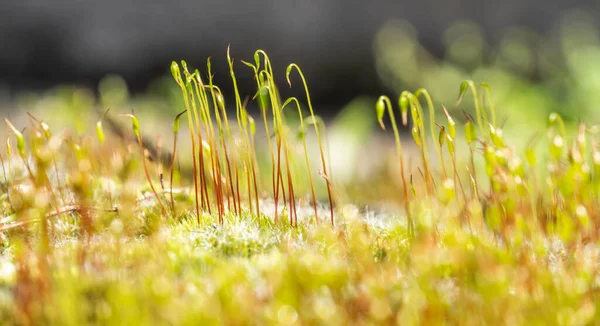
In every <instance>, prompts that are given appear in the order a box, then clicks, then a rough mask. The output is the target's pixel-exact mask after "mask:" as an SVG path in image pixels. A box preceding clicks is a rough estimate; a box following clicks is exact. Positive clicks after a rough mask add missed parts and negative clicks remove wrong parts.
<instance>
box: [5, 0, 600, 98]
mask: <svg viewBox="0 0 600 326" xmlns="http://www.w3.org/2000/svg"><path fill="white" fill-rule="evenodd" d="M571 8H582V9H584V10H585V11H586V12H588V13H592V15H594V16H595V15H596V14H597V13H598V12H600V2H599V1H595V0H584V1H547V0H530V1H522V0H507V1H479V0H424V1H357V0H350V1H349V0H330V1H280V0H260V1H234V0H222V1H214V2H208V1H189V0H173V1H163V2H152V1H147V0H127V1H117V0H104V1H90V0H80V1H73V0H5V1H1V2H0V44H1V45H2V46H1V50H0V83H1V84H3V85H4V86H5V87H8V89H9V90H10V91H11V92H16V91H19V90H40V89H42V90H43V89H46V88H50V87H52V86H54V85H57V84H64V83H67V84H75V85H81V86H85V87H90V88H96V86H97V84H98V82H99V81H100V80H101V79H102V78H103V77H104V76H105V75H107V74H117V75H121V76H122V77H123V78H124V79H125V81H126V82H127V85H128V86H129V88H130V90H131V91H132V92H133V93H136V92H142V91H144V90H146V88H147V86H148V84H149V83H150V82H151V81H152V80H153V79H155V78H157V77H160V76H164V75H165V74H167V73H168V67H169V63H170V62H171V60H179V59H185V60H188V62H190V63H192V64H193V65H194V66H196V67H203V66H204V64H205V60H206V58H207V57H209V56H212V57H213V59H214V68H213V72H215V73H216V82H217V83H229V82H230V81H229V74H228V73H227V70H226V69H227V66H226V60H225V52H226V48H227V45H228V44H231V47H232V56H233V57H234V58H236V59H245V60H251V58H252V53H253V52H254V50H256V49H259V48H260V49H264V50H265V51H267V53H269V55H270V56H271V59H272V61H273V62H274V64H275V66H276V67H275V68H276V69H278V70H279V71H280V76H279V78H281V81H284V80H285V79H284V78H285V77H284V72H285V66H286V65H287V64H288V63H290V62H296V63H298V64H299V65H300V66H301V67H302V68H303V69H304V72H305V74H306V76H307V78H308V81H309V85H310V87H311V92H312V95H313V99H314V101H315V102H316V103H317V104H319V105H322V106H327V107H332V108H339V107H341V106H342V105H344V104H345V103H347V102H348V101H349V100H351V99H352V98H353V97H355V96H356V95H359V94H366V95H373V96H376V95H379V94H380V93H381V92H383V91H385V87H384V86H383V83H382V82H381V81H380V78H378V75H377V71H376V67H375V59H374V57H373V56H374V54H373V40H374V38H375V35H376V34H377V32H378V31H379V30H380V28H381V27H382V26H383V24H384V23H385V22H386V21H389V20H392V19H402V20H407V21H408V22H410V23H411V24H412V25H413V26H414V27H415V29H416V30H417V31H418V38H419V42H420V43H421V44H422V45H423V46H424V47H425V48H426V49H427V50H428V51H430V52H431V53H432V54H433V55H434V56H436V57H443V56H444V53H443V52H444V46H443V40H442V37H441V35H442V34H443V32H444V31H445V30H446V29H447V28H448V27H449V26H450V25H451V24H452V23H453V22H455V21H457V20H469V21H472V22H475V23H476V24H478V25H480V26H481V28H482V31H483V33H484V37H485V38H486V40H487V41H488V42H490V43H492V44H493V43H494V42H495V41H497V40H498V38H499V37H500V31H502V30H503V29H505V28H506V27H508V26H523V27H528V28H530V29H531V30H533V31H536V32H538V33H544V32H545V31H547V30H549V29H550V28H552V27H553V26H555V25H556V23H557V20H558V19H559V17H560V15H561V14H562V13H564V12H565V11H568V10H570V9H571ZM243 69H245V67H243V65H241V64H240V63H238V70H240V71H241V70H243ZM250 76H251V72H250V71H249V70H248V74H247V75H245V76H242V77H240V78H239V81H240V83H241V86H242V87H241V91H242V93H245V94H248V93H252V92H253V87H254V85H255V84H254V81H252V79H251V77H250ZM246 77H247V78H246Z"/></svg>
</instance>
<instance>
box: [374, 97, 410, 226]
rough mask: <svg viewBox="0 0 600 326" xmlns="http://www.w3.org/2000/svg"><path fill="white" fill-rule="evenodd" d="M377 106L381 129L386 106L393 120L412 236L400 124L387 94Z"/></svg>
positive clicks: (406, 210)
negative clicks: (399, 131) (398, 124)
mask: <svg viewBox="0 0 600 326" xmlns="http://www.w3.org/2000/svg"><path fill="white" fill-rule="evenodd" d="M375 108H376V110H377V121H379V125H380V126H381V129H383V130H386V129H385V125H384V124H383V116H384V114H385V110H386V108H387V111H388V114H389V116H390V120H391V122H392V129H393V131H394V138H395V139H396V152H397V154H398V160H399V162H400V178H401V180H402V188H403V190H404V211H405V213H406V220H407V224H408V233H409V236H411V237H412V236H413V234H414V228H413V221H412V216H411V213H410V206H409V205H410V204H409V198H408V186H407V184H406V178H405V176H404V159H403V155H402V142H401V141H400V134H399V133H398V126H397V125H396V118H395V117H394V110H393V109H392V103H391V102H390V99H389V98H388V97H387V96H385V95H382V96H380V97H379V100H378V101H377V105H376V107H375Z"/></svg>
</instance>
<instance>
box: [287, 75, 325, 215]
mask: <svg viewBox="0 0 600 326" xmlns="http://www.w3.org/2000/svg"><path fill="white" fill-rule="evenodd" d="M294 68H295V69H296V70H297V71H298V74H299V75H300V78H301V79H302V84H303V85H304V91H305V93H306V101H307V103H308V109H309V111H310V115H311V117H312V119H313V120H314V121H315V122H316V118H315V113H314V110H313V107H312V102H311V100H310V93H309V91H308V84H307V83H306V79H305V78H304V74H303V73H302V70H301V69H300V67H299V66H298V65H297V64H295V63H292V64H290V65H289V66H288V67H287V70H286V74H285V75H286V79H287V82H288V84H289V85H290V87H292V82H291V81H290V73H291V72H292V69H294ZM315 134H316V136H317V142H318V143H319V153H320V155H321V167H322V168H323V174H324V176H325V178H327V179H331V178H330V177H329V175H328V173H327V164H326V163H325V154H324V153H323V143H322V142H321V136H320V135H319V127H318V126H317V124H316V123H315ZM326 184H327V195H328V197H329V211H330V218H331V225H334V224H335V223H334V220H333V198H332V194H331V184H330V182H326Z"/></svg>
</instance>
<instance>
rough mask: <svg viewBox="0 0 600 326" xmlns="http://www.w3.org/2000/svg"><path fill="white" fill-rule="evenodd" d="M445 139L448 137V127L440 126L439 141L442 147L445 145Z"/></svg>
mask: <svg viewBox="0 0 600 326" xmlns="http://www.w3.org/2000/svg"><path fill="white" fill-rule="evenodd" d="M445 139H446V128H444V127H442V128H440V133H439V136H438V143H439V144H440V147H443V146H444V140H445Z"/></svg>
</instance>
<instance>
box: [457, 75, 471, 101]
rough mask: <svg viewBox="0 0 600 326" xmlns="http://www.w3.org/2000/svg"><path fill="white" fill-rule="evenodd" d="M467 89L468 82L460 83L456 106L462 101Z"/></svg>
mask: <svg viewBox="0 0 600 326" xmlns="http://www.w3.org/2000/svg"><path fill="white" fill-rule="evenodd" d="M468 87H469V81H468V80H465V81H463V82H462V83H460V91H459V93H458V99H457V100H456V105H459V104H460V102H461V101H462V99H463V96H464V95H465V93H466V92H467V89H468Z"/></svg>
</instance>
